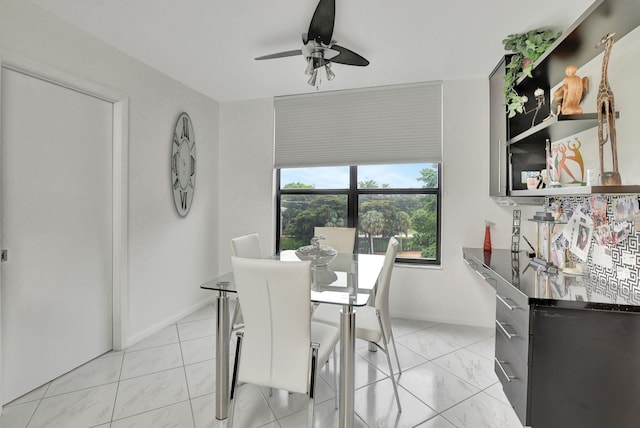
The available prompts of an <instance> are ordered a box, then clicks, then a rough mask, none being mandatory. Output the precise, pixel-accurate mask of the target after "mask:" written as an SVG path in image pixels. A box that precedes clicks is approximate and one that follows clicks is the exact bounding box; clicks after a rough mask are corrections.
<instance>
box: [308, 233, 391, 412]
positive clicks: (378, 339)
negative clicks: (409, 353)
mask: <svg viewBox="0 0 640 428" xmlns="http://www.w3.org/2000/svg"><path fill="white" fill-rule="evenodd" d="M397 254H398V241H397V240H396V239H395V238H390V239H389V243H388V245H387V252H386V253H385V258H384V263H383V265H382V270H381V271H380V275H379V276H378V282H377V285H376V289H375V297H374V302H373V306H364V307H361V308H358V309H357V311H356V312H357V316H356V337H357V338H359V339H362V340H366V341H367V342H369V343H373V344H375V346H377V347H378V348H379V349H381V350H382V351H383V352H384V353H385V354H386V356H387V363H388V364H389V373H390V374H391V376H390V377H391V381H392V383H393V392H394V393H395V396H396V403H397V404H398V411H400V412H401V411H402V407H401V405H400V397H399V396H398V387H397V385H396V380H395V377H394V374H393V366H392V364H391V357H390V355H389V343H391V344H392V345H393V351H394V353H395V356H396V362H397V364H398V373H402V368H401V367H400V359H399V358H398V350H397V349H396V343H395V340H394V338H393V332H392V331H391V316H390V314H389V285H390V283H391V273H392V271H393V266H394V262H395V259H396V255H397ZM312 320H313V321H317V322H323V323H326V324H329V325H334V326H339V325H340V308H339V307H337V306H335V305H327V304H321V305H318V307H317V308H316V310H315V311H314V312H313V316H312Z"/></svg>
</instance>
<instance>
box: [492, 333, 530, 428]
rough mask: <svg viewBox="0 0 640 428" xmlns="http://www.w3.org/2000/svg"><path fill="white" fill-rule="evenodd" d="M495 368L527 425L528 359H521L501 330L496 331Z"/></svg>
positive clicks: (505, 390) (514, 406)
mask: <svg viewBox="0 0 640 428" xmlns="http://www.w3.org/2000/svg"><path fill="white" fill-rule="evenodd" d="M494 370H495V372H496V376H498V379H500V383H501V384H502V389H503V391H504V394H505V395H506V396H507V398H508V399H509V402H510V403H511V406H512V407H513V410H514V411H515V412H516V414H517V415H518V418H519V419H520V422H522V425H523V426H524V425H527V420H526V419H527V407H528V404H527V393H528V389H527V385H528V375H529V367H528V366H527V363H526V360H522V359H520V357H519V356H518V355H517V354H516V353H515V351H514V349H513V347H511V345H510V344H509V343H507V340H506V339H505V338H504V336H503V335H502V334H501V333H500V332H496V357H495V360H494Z"/></svg>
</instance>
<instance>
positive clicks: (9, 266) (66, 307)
mask: <svg viewBox="0 0 640 428" xmlns="http://www.w3.org/2000/svg"><path fill="white" fill-rule="evenodd" d="M0 75H1V79H2V80H1V86H0V88H1V91H0V95H1V100H2V105H1V110H0V111H1V113H2V115H1V118H2V122H1V123H2V128H1V129H2V133H1V136H2V140H1V146H0V148H1V153H2V157H1V158H0V174H1V183H2V184H1V192H0V197H1V201H2V210H1V213H2V214H1V216H0V242H2V248H3V249H6V250H7V251H8V253H7V260H6V262H3V263H2V265H1V268H0V290H1V294H0V303H1V305H0V315H1V318H0V331H1V332H2V335H1V337H2V342H1V345H0V356H1V357H2V373H1V376H0V380H1V381H0V384H1V385H2V390H1V391H0V394H1V396H0V398H1V400H0V402H1V403H7V402H9V401H11V400H13V399H15V398H17V397H19V396H21V395H23V394H24V393H26V392H29V391H30V390H32V389H34V388H36V387H38V386H40V385H42V384H44V383H46V382H48V381H50V380H52V379H54V378H55V377H57V376H60V375H62V374H64V373H66V372H68V371H70V370H72V369H73V368H75V367H77V366H79V365H81V364H83V363H85V362H87V361H89V360H90V359H92V358H95V357H97V356H98V355H101V354H103V353H104V352H107V351H109V350H110V349H112V348H116V349H119V348H121V347H122V346H123V344H122V340H121V338H122V331H123V328H124V327H125V324H124V323H123V322H122V321H123V320H122V319H121V314H122V311H121V309H122V301H121V298H120V296H122V283H121V282H120V277H121V268H122V263H121V260H122V258H121V257H122V254H123V251H122V245H121V244H122V233H123V232H122V230H123V229H124V228H125V223H123V221H122V219H123V218H125V217H124V215H122V211H121V210H122V209H123V204H122V197H123V195H124V192H123V186H122V182H123V181H124V180H122V177H121V171H126V169H122V168H123V165H120V164H117V165H116V162H117V160H118V159H120V157H121V156H122V134H124V132H126V127H124V130H123V129H122V128H123V127H122V126H121V123H122V110H123V107H122V105H116V103H114V102H113V100H109V99H105V98H104V97H102V96H96V95H95V94H93V93H91V92H87V91H84V90H79V89H78V88H75V87H70V86H69V85H67V84H63V83H60V82H56V81H53V80H51V79H49V78H43V77H41V76H39V75H35V74H33V73H29V72H24V71H23V70H20V69H16V68H13V67H5V66H4V64H3V68H2V70H1V73H0ZM124 110H125V112H126V108H125V109H124ZM125 123H126V120H125ZM118 142H119V143H118ZM114 159H115V160H116V161H114ZM124 166H125V167H126V165H124Z"/></svg>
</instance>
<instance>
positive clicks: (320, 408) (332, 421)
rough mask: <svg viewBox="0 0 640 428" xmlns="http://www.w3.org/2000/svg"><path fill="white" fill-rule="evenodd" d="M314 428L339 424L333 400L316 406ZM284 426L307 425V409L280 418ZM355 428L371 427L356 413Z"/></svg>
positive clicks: (325, 427)
mask: <svg viewBox="0 0 640 428" xmlns="http://www.w3.org/2000/svg"><path fill="white" fill-rule="evenodd" d="M314 419H315V421H314V424H313V426H314V428H327V427H337V426H339V415H338V411H337V410H336V409H335V406H334V404H333V400H329V401H325V402H324V403H321V404H316V406H315V418H314ZM278 422H279V423H280V427H282V428H300V427H306V426H307V410H306V409H305V410H301V411H299V412H297V413H294V414H293V415H290V416H287V417H285V418H282V419H279V420H278ZM353 426H354V428H369V427H368V426H367V424H365V423H364V422H363V421H362V419H360V417H359V416H358V415H357V414H355V415H354V416H353Z"/></svg>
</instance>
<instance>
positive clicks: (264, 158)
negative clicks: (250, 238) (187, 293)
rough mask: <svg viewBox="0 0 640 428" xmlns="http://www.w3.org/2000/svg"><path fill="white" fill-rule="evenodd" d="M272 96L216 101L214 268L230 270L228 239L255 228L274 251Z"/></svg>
mask: <svg viewBox="0 0 640 428" xmlns="http://www.w3.org/2000/svg"><path fill="white" fill-rule="evenodd" d="M273 150H274V149H273V99H272V98H264V99H258V100H251V101H238V102H230V103H222V104H221V105H220V175H219V181H218V183H219V206H220V212H219V225H218V230H219V241H218V246H219V256H220V258H219V260H218V263H219V266H220V273H226V272H230V271H231V259H230V257H231V245H230V243H229V241H230V239H231V238H233V237H235V236H240V235H244V234H247V233H252V232H258V233H259V234H260V242H261V245H262V252H263V254H264V255H265V256H266V255H269V254H273V252H274V251H275V227H276V226H275V217H274V215H275V210H274V208H273V206H274V204H275V197H274V193H275V191H274V171H273Z"/></svg>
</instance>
